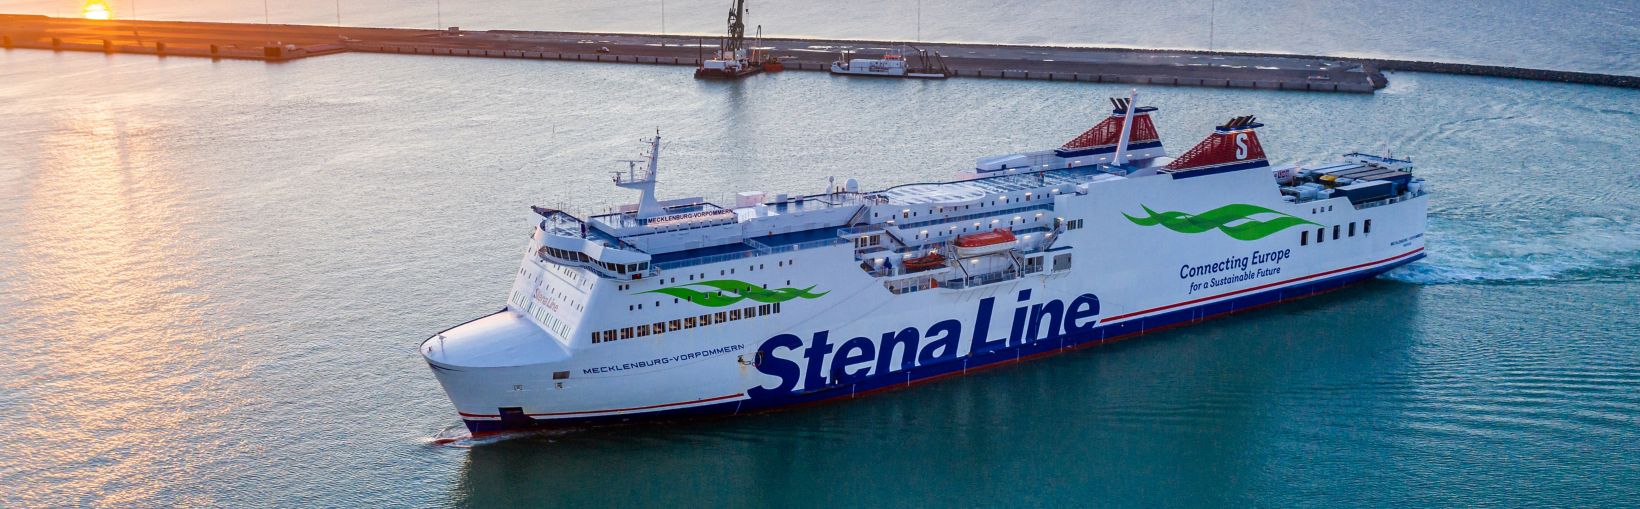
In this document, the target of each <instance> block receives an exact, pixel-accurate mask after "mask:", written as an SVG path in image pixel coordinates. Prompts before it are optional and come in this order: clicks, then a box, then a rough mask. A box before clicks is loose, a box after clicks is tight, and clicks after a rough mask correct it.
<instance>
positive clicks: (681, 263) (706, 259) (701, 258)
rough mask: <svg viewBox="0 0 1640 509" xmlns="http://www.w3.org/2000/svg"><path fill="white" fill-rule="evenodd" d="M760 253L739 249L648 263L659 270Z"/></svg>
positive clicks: (723, 260)
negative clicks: (733, 251) (737, 250)
mask: <svg viewBox="0 0 1640 509" xmlns="http://www.w3.org/2000/svg"><path fill="white" fill-rule="evenodd" d="M761 254H762V253H759V252H757V251H755V250H754V251H739V252H735V253H723V254H715V255H709V256H698V257H694V258H684V259H682V260H672V261H667V262H659V263H652V264H650V265H651V266H653V267H655V268H656V269H660V270H672V269H680V268H683V267H693V266H696V265H706V264H709V263H718V262H727V261H731V260H739V259H742V258H751V257H754V256H759V255H761Z"/></svg>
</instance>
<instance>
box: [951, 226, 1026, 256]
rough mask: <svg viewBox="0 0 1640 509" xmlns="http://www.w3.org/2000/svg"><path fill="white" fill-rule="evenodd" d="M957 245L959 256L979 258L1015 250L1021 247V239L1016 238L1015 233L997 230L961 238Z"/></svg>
mask: <svg viewBox="0 0 1640 509" xmlns="http://www.w3.org/2000/svg"><path fill="white" fill-rule="evenodd" d="M956 245H957V255H958V256H979V255H987V254H991V253H1000V252H1003V251H1007V250H1009V249H1013V248H1014V246H1017V245H1019V239H1017V238H1014V232H1011V231H1008V230H1005V229H1002V228H997V229H995V230H991V231H988V232H981V233H970V234H967V235H962V236H959V237H957V242H956Z"/></svg>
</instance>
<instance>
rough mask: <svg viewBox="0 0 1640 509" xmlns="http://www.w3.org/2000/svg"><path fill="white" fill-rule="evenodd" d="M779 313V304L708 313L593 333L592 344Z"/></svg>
mask: <svg viewBox="0 0 1640 509" xmlns="http://www.w3.org/2000/svg"><path fill="white" fill-rule="evenodd" d="M779 312H780V303H778V302H776V303H774V304H761V305H757V306H746V307H743V308H739V309H731V310H728V311H718V312H716V313H707V314H704V315H700V316H691V317H687V318H679V319H675V320H670V321H665V322H655V323H653V324H648V323H646V324H643V325H638V326H634V327H624V328H620V329H610V330H606V331H598V332H594V333H592V342H593V343H606V342H609V341H619V340H622V339H632V338H641V337H644V336H651V335H658V334H665V333H668V332H672V331H679V330H684V329H693V328H695V327H705V326H708V325H712V324H714V323H723V322H732V321H735V320H744V319H747V318H757V317H759V316H768V315H772V314H775V313H779Z"/></svg>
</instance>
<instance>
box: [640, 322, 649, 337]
mask: <svg viewBox="0 0 1640 509" xmlns="http://www.w3.org/2000/svg"><path fill="white" fill-rule="evenodd" d="M648 335H649V324H643V325H639V326H638V337H640V338H641V337H644V336H648Z"/></svg>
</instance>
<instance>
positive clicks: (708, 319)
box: [700, 315, 712, 327]
mask: <svg viewBox="0 0 1640 509" xmlns="http://www.w3.org/2000/svg"><path fill="white" fill-rule="evenodd" d="M711 324H712V315H700V325H701V326H702V327H705V326H707V325H711Z"/></svg>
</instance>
